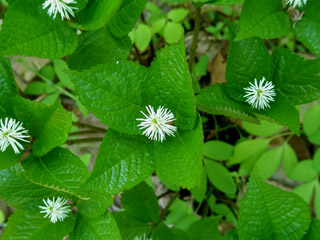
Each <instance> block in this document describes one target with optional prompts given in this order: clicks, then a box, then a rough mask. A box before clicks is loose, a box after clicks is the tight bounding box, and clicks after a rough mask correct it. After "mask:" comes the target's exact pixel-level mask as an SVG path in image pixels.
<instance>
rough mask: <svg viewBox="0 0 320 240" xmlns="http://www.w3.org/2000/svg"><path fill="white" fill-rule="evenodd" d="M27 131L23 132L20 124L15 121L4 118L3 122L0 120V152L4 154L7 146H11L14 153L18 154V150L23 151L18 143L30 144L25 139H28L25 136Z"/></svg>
mask: <svg viewBox="0 0 320 240" xmlns="http://www.w3.org/2000/svg"><path fill="white" fill-rule="evenodd" d="M27 133H28V130H25V129H24V128H23V126H22V123H20V122H18V121H16V120H15V119H12V118H10V119H8V118H6V119H5V120H4V122H3V121H2V119H0V150H1V151H2V152H4V151H5V150H6V149H7V147H8V146H9V145H11V146H12V148H13V150H14V153H15V154H18V153H20V151H19V148H20V149H21V150H24V148H23V146H22V145H21V144H20V143H19V142H18V140H19V141H23V142H30V141H28V140H26V139H25V138H28V137H29V136H27V135H26V134H27Z"/></svg>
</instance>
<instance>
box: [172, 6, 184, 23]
mask: <svg viewBox="0 0 320 240" xmlns="http://www.w3.org/2000/svg"><path fill="white" fill-rule="evenodd" d="M188 14H189V10H187V9H184V8H175V9H172V10H170V11H169V12H168V19H170V20H172V21H173V22H176V23H179V22H182V21H183V19H185V17H186V16H187V15H188Z"/></svg>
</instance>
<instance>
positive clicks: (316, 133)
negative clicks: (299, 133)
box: [302, 105, 320, 144]
mask: <svg viewBox="0 0 320 240" xmlns="http://www.w3.org/2000/svg"><path fill="white" fill-rule="evenodd" d="M319 118H320V105H314V106H312V107H310V108H309V109H308V110H307V112H306V113H305V115H304V117H303V122H302V125H303V130H304V132H305V133H306V134H307V136H308V139H309V141H310V142H312V143H314V144H320V122H319V121H318V119H319Z"/></svg>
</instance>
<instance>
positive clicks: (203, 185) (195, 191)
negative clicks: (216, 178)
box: [190, 167, 207, 203]
mask: <svg viewBox="0 0 320 240" xmlns="http://www.w3.org/2000/svg"><path fill="white" fill-rule="evenodd" d="M190 191H191V194H192V196H193V197H194V199H195V200H196V201H197V202H199V203H202V201H203V200H204V199H205V197H206V192H207V174H206V170H205V169H204V168H203V167H202V174H201V182H200V186H199V187H195V188H191V189H190Z"/></svg>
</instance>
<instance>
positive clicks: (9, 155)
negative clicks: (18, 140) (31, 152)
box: [0, 144, 24, 170]
mask: <svg viewBox="0 0 320 240" xmlns="http://www.w3.org/2000/svg"><path fill="white" fill-rule="evenodd" d="M22 146H23V144H22ZM23 153H24V151H21V152H20V154H15V153H14V150H13V148H12V147H11V146H8V148H7V149H6V150H5V151H4V152H2V151H0V159H1V161H0V170H2V169H6V168H9V167H11V166H13V165H14V164H16V162H17V161H19V160H20V158H21V157H22V155H23Z"/></svg>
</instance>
